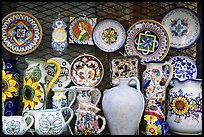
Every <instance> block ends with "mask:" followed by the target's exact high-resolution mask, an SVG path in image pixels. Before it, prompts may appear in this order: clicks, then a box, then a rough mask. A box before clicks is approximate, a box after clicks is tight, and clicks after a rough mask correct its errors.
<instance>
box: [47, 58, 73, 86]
mask: <svg viewBox="0 0 204 137" xmlns="http://www.w3.org/2000/svg"><path fill="white" fill-rule="evenodd" d="M51 59H53V60H56V61H57V62H58V63H59V64H60V66H61V73H60V76H59V78H58V79H57V80H56V81H55V82H54V85H53V86H52V89H57V90H60V89H62V90H63V89H64V88H65V87H67V86H68V85H69V83H70V82H71V77H70V68H71V65H70V64H69V62H67V61H66V60H65V59H63V58H59V57H55V58H51ZM45 70H46V71H47V80H48V82H50V81H51V80H52V79H53V77H54V76H55V73H56V67H55V65H54V64H48V65H47V66H46V67H45Z"/></svg>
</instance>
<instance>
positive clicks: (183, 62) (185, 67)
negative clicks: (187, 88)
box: [165, 56, 197, 86]
mask: <svg viewBox="0 0 204 137" xmlns="http://www.w3.org/2000/svg"><path fill="white" fill-rule="evenodd" d="M169 62H170V63H171V64H172V66H173V70H174V71H173V78H178V79H179V80H180V81H183V80H185V79H196V77H197V67H196V64H195V62H194V61H193V60H191V59H190V58H189V57H187V56H175V57H173V58H171V59H170V60H169ZM165 73H166V74H167V77H168V75H169V69H168V68H167V67H165ZM170 84H171V85H172V86H173V83H172V82H171V83H170Z"/></svg>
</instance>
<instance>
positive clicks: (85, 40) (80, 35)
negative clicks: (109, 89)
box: [69, 17, 97, 45]
mask: <svg viewBox="0 0 204 137" xmlns="http://www.w3.org/2000/svg"><path fill="white" fill-rule="evenodd" d="M96 21H97V18H87V17H76V18H75V17H70V18H69V22H70V27H69V43H71V44H75V43H77V44H88V45H94V44H93V40H92V31H93V28H94V26H95V25H96Z"/></svg>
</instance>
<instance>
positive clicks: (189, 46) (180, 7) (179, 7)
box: [160, 6, 202, 50]
mask: <svg viewBox="0 0 204 137" xmlns="http://www.w3.org/2000/svg"><path fill="white" fill-rule="evenodd" d="M176 9H186V10H188V11H190V12H192V13H193V14H194V15H195V16H196V17H197V19H198V21H199V24H200V33H199V35H198V37H197V38H196V39H195V40H194V42H193V43H192V44H189V45H188V46H186V47H182V48H176V47H172V46H171V44H170V47H171V49H173V50H186V49H189V48H191V47H192V46H193V45H194V44H195V43H196V42H197V41H198V40H199V38H200V36H201V33H202V20H201V17H200V16H199V15H198V13H196V12H195V11H193V10H192V9H190V8H187V7H184V6H178V7H174V8H171V9H168V10H167V11H166V12H165V13H164V15H163V16H162V18H161V19H160V22H161V24H162V22H163V19H164V17H165V16H166V15H167V14H168V13H170V12H171V11H173V10H176ZM169 36H170V34H169Z"/></svg>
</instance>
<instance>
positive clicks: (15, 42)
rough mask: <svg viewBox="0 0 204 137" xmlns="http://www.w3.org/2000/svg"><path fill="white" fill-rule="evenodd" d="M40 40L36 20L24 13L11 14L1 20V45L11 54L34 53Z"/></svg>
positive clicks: (39, 26)
mask: <svg viewBox="0 0 204 137" xmlns="http://www.w3.org/2000/svg"><path fill="white" fill-rule="evenodd" d="M41 40H42V27H41V25H40V23H39V22H38V20H37V19H36V18H35V17H34V16H33V15H31V14H29V13H26V12H12V13H10V14H8V15H7V16H5V17H4V18H3V20H2V45H3V46H4V48H5V49H6V50H8V51H9V52H11V53H14V54H19V55H24V54H28V53H30V52H32V51H34V50H35V49H36V48H37V47H38V46H39V44H40V43H41Z"/></svg>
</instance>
